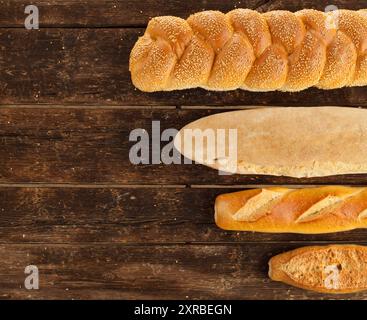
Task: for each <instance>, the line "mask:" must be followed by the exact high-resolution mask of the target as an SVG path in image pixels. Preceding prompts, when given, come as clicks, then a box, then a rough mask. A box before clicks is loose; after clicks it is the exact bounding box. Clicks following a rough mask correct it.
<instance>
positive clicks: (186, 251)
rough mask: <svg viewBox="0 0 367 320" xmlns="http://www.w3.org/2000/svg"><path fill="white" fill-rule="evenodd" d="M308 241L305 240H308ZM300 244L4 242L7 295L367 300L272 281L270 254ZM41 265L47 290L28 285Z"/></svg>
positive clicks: (3, 289) (0, 288)
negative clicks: (30, 268)
mask: <svg viewBox="0 0 367 320" xmlns="http://www.w3.org/2000/svg"><path fill="white" fill-rule="evenodd" d="M304 245H306V244H304ZM293 248H295V245H294V244H266V243H265V244H249V245H236V246H222V245H218V246H195V245H185V246H180V245H174V246H124V245H114V244H106V245H73V246H65V245H52V244H49V245H46V244H42V245H28V246H24V245H1V246H0V253H1V256H2V263H1V264H0V297H1V298H3V299H4V298H8V299H14V298H27V299H57V298H58V299H60V298H61V299H72V298H73V299H106V298H109V299H116V298H120V299H241V300H242V299H329V298H330V299H337V298H344V299H347V298H349V299H366V298H367V293H366V292H365V293H357V294H349V295H324V294H319V293H313V292H309V291H304V290H301V289H297V288H293V287H290V286H287V285H285V284H282V283H278V282H273V281H271V280H270V279H269V278H268V276H267V271H268V267H267V262H268V260H269V258H270V257H271V256H273V255H275V254H278V253H280V252H283V251H286V250H290V249H293ZM30 264H33V265H36V266H37V267H38V268H39V274H40V289H39V290H26V289H24V278H25V276H24V268H25V267H26V266H27V265H30Z"/></svg>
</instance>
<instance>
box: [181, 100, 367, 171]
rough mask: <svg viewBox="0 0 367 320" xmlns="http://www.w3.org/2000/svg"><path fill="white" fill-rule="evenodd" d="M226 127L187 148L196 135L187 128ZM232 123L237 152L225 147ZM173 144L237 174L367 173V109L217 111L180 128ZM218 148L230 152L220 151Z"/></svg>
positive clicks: (198, 159)
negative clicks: (212, 138) (218, 136)
mask: <svg viewBox="0 0 367 320" xmlns="http://www.w3.org/2000/svg"><path fill="white" fill-rule="evenodd" d="M223 129H224V130H225V133H226V139H225V140H221V139H216V140H217V141H215V142H216V143H214V144H213V143H208V141H210V139H204V141H203V143H202V144H200V143H196V142H197V140H195V143H192V146H191V149H190V148H188V149H187V148H186V147H187V146H190V143H191V142H192V141H191V140H193V139H190V136H189V135H186V137H185V133H187V132H193V131H199V132H202V133H206V132H209V133H210V132H211V133H214V135H216V134H217V133H220V130H223ZM230 129H236V130H237V145H236V146H234V147H237V154H236V157H234V156H232V155H231V153H230V152H227V151H228V150H231V149H230V148H229V139H228V136H229V130H230ZM179 138H181V139H179ZM175 147H176V148H177V149H178V150H179V151H180V152H181V153H182V154H183V155H185V156H186V157H187V158H189V159H192V160H195V161H196V162H198V163H201V164H205V165H207V166H209V167H212V168H214V169H217V170H221V171H226V172H234V173H239V174H267V175H276V176H291V177H297V178H298V177H321V176H329V175H337V174H354V173H367V110H365V109H358V108H342V107H307V108H303V107H294V108H264V109H252V110H240V111H233V112H225V113H220V114H214V115H211V116H209V117H205V118H202V119H199V120H197V121H194V122H192V123H190V124H188V125H186V126H185V127H184V128H182V129H181V131H180V133H179V134H178V135H177V137H176V140H175ZM219 147H220V148H219ZM218 149H222V150H224V149H225V150H226V154H225V155H224V156H223V155H222V156H220V154H218ZM232 153H233V152H232ZM200 155H203V156H202V157H199V156H200Z"/></svg>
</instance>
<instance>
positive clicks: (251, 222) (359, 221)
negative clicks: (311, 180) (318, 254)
mask: <svg viewBox="0 0 367 320" xmlns="http://www.w3.org/2000/svg"><path fill="white" fill-rule="evenodd" d="M215 222H216V224H217V225H218V227H220V228H222V229H225V230H236V231H257V232H269V233H285V232H290V233H304V234H317V233H331V232H339V231H346V230H352V229H356V228H367V188H365V187H361V188H356V187H343V186H326V187H318V188H303V189H287V188H279V187H274V188H266V189H252V190H251V189H250V190H245V191H240V192H234V193H229V194H223V195H220V196H218V197H217V199H216V201H215Z"/></svg>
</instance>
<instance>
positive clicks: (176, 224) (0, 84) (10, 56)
mask: <svg viewBox="0 0 367 320" xmlns="http://www.w3.org/2000/svg"><path fill="white" fill-rule="evenodd" d="M28 4H29V2H27V1H24V0H0V8H1V10H0V105H1V108H0V150H1V152H0V256H1V257H2V263H1V264H0V298H3V299H15V298H21V299H71V298H75V299H98V298H100V299H107V298H112V299H329V298H339V297H342V298H351V299H367V296H366V293H359V294H354V295H348V296H339V297H338V296H328V295H320V294H316V293H311V292H307V291H303V290H300V289H296V288H291V287H288V286H286V285H284V284H281V283H276V282H271V281H270V280H269V279H268V276H267V262H268V259H269V258H270V257H271V256H272V255H275V254H278V253H280V252H284V251H287V250H290V249H294V248H296V247H299V246H302V245H314V244H316V243H317V242H322V243H329V242H333V243H341V242H345V243H352V242H353V243H360V244H363V242H364V241H365V239H366V232H367V231H366V230H355V231H352V232H346V233H338V234H329V235H320V236H318V235H312V236H304V235H291V234H282V235H280V234H278V235H277V234H275V235H267V234H259V233H257V234H255V233H237V232H226V231H222V230H220V229H218V228H217V227H216V226H215V224H214V221H213V204H214V199H215V197H216V195H218V194H220V193H225V192H232V191H235V190H236V189H233V188H230V187H218V188H213V185H232V184H240V185H254V186H255V185H264V184H266V185H268V184H297V185H300V184H353V185H360V184H366V181H367V180H366V179H367V177H366V175H355V176H339V177H326V178H315V179H291V178H286V177H278V178H275V177H269V176H237V175H236V176H218V173H217V172H216V171H215V170H211V169H208V168H206V167H203V166H199V165H196V166H192V165H170V166H166V165H160V164H157V165H137V166H136V165H132V164H131V163H130V162H129V159H128V152H129V150H130V147H131V146H132V145H133V144H134V143H133V142H129V139H128V136H129V133H130V132H131V130H133V129H136V128H143V129H147V130H148V131H149V132H150V129H151V121H152V120H161V129H162V130H163V129H166V128H176V129H180V128H181V127H182V126H183V125H185V124H187V123H188V122H191V121H193V120H195V119H198V118H200V117H203V116H206V115H209V114H213V113H215V112H223V111H225V110H226V109H227V110H229V109H232V108H234V107H235V106H253V105H256V106H265V105H272V106H279V105H288V106H301V105H306V106H313V105H345V106H364V107H366V106H367V91H366V90H365V88H345V89H342V90H333V91H320V90H316V89H311V90H306V91H303V92H301V93H293V94H292V93H280V92H271V93H250V92H246V91H234V92H227V93H216V92H207V91H204V90H189V91H182V92H172V93H154V94H147V93H142V92H139V91H138V90H135V89H134V87H133V86H132V84H131V81H130V74H129V71H128V59H129V54H130V51H131V48H132V46H133V45H134V43H135V41H136V40H137V38H138V37H139V36H140V35H141V34H142V33H143V32H144V28H145V26H146V24H147V22H148V21H149V19H150V18H151V17H154V16H158V15H177V16H180V17H184V18H185V17H187V16H188V15H190V14H191V13H194V12H197V11H201V10H208V9H217V10H221V11H223V12H227V11H229V10H231V9H233V8H235V7H244V8H245V7H247V8H253V9H254V8H256V9H257V10H259V11H261V12H264V11H268V10H276V9H288V10H291V11H296V10H299V9H303V8H306V7H307V8H316V9H319V10H324V8H325V6H326V5H329V4H330V3H329V2H328V1H323V0H322V1H314V0H304V1H301V0H297V1H286V0H270V1H266V0H258V1H250V0H233V1H229V0H228V1H220V0H211V1H206V0H200V1H192V0H190V1H181V0H170V1H166V0H146V1H141V0H81V1H72V0H48V1H46V0H36V1H32V4H35V5H37V6H38V7H39V9H40V25H41V29H40V30H39V31H27V30H25V29H24V26H23V24H24V19H25V17H26V15H25V14H24V7H25V5H28ZM332 4H333V5H336V6H338V7H339V8H349V9H360V8H364V7H367V3H366V2H365V1H356V0H353V1H350V0H349V1H346V0H336V1H333V3H332ZM20 104H25V105H28V106H27V107H21V106H19V105H20ZM56 105H57V106H56ZM38 106H39V107H38ZM89 106H93V108H89ZM131 106H142V107H143V109H137V108H130V107H131ZM150 106H159V107H161V106H212V107H213V108H212V109H208V110H207V109H185V108H184V109H180V108H177V109H172V108H171V109H155V108H150ZM218 106H220V108H218V109H220V110H214V109H215V108H216V107H218ZM125 107H126V108H125ZM45 184H49V186H48V187H47V185H45ZM78 184H80V186H78ZM103 185H105V186H103ZM134 185H139V186H134ZM165 185H170V186H165ZM173 185H177V186H173ZM190 185H201V187H200V188H189V187H188V186H190ZM185 186H186V187H185ZM29 264H35V265H37V266H38V267H39V269H40V290H39V291H28V290H25V289H24V287H23V284H24V278H25V275H24V268H25V266H26V265H29Z"/></svg>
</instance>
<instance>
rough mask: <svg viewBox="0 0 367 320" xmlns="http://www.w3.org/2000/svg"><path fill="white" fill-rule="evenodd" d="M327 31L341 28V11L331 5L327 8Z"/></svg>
mask: <svg viewBox="0 0 367 320" xmlns="http://www.w3.org/2000/svg"><path fill="white" fill-rule="evenodd" d="M325 13H326V21H325V23H326V29H329V30H333V29H338V27H339V9H338V7H337V6H334V5H329V6H326V7H325Z"/></svg>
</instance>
